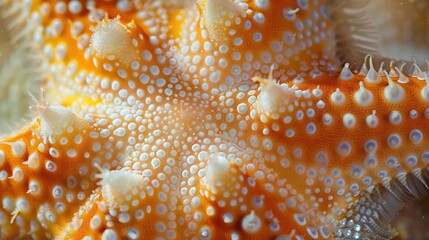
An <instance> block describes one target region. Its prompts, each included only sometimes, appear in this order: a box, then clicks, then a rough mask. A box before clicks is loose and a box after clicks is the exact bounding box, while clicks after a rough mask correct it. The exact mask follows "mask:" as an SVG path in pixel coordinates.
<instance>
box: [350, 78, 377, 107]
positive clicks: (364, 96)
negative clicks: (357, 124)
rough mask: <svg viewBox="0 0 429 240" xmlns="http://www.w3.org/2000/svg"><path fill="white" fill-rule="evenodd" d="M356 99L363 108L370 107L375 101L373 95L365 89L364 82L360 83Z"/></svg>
mask: <svg viewBox="0 0 429 240" xmlns="http://www.w3.org/2000/svg"><path fill="white" fill-rule="evenodd" d="M354 98H355V100H356V102H358V103H359V104H360V105H362V106H368V105H369V104H371V103H372V101H373V99H374V97H373V95H372V93H371V92H370V91H369V90H368V89H366V88H365V86H364V85H363V82H362V81H360V82H359V90H358V91H356V93H355V95H354Z"/></svg>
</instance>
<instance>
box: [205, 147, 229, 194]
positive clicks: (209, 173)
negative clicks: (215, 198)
mask: <svg viewBox="0 0 429 240" xmlns="http://www.w3.org/2000/svg"><path fill="white" fill-rule="evenodd" d="M229 168H230V163H229V161H228V159H226V158H225V156H222V155H219V154H212V155H210V156H209V159H208V164H207V170H206V182H207V185H208V186H207V187H208V188H209V189H210V191H212V192H213V193H217V192H218V191H217V190H218V188H219V187H223V185H224V183H225V181H227V180H228V173H229Z"/></svg>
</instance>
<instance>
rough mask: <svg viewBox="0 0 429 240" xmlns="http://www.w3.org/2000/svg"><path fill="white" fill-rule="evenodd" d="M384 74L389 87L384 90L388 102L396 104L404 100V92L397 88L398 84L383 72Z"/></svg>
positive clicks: (399, 87)
mask: <svg viewBox="0 0 429 240" xmlns="http://www.w3.org/2000/svg"><path fill="white" fill-rule="evenodd" d="M385 74H386V78H387V80H388V81H389V85H388V86H387V87H386V88H384V96H385V97H386V99H387V100H388V101H389V102H391V103H398V102H400V101H401V100H402V99H403V98H404V96H405V91H404V89H403V88H402V87H401V86H399V85H398V84H396V83H394V82H393V81H392V79H391V78H390V76H389V75H388V74H387V72H386V71H385Z"/></svg>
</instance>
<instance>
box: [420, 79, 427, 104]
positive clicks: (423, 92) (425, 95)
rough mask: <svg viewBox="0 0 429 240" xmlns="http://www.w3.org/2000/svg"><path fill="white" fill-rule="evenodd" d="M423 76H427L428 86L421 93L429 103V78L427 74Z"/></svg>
mask: <svg viewBox="0 0 429 240" xmlns="http://www.w3.org/2000/svg"><path fill="white" fill-rule="evenodd" d="M423 75H424V76H425V81H426V85H425V86H424V87H423V89H422V90H421V91H420V95H421V96H422V98H423V99H424V100H425V101H426V102H429V78H428V76H427V74H426V73H423Z"/></svg>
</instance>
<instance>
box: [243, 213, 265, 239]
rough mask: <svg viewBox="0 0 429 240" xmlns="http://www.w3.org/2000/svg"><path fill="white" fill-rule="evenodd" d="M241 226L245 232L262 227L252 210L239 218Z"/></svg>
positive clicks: (256, 230) (255, 231) (255, 230)
mask: <svg viewBox="0 0 429 240" xmlns="http://www.w3.org/2000/svg"><path fill="white" fill-rule="evenodd" d="M241 227H242V228H243V231H245V232H246V233H250V234H252V233H257V232H258V231H259V230H260V229H261V227H262V221H261V219H260V218H259V217H258V216H257V215H256V214H255V212H254V211H252V212H251V213H250V214H247V215H246V216H245V217H244V218H243V220H241Z"/></svg>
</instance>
